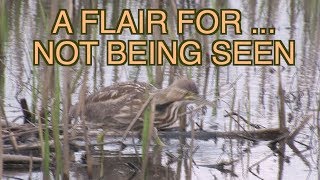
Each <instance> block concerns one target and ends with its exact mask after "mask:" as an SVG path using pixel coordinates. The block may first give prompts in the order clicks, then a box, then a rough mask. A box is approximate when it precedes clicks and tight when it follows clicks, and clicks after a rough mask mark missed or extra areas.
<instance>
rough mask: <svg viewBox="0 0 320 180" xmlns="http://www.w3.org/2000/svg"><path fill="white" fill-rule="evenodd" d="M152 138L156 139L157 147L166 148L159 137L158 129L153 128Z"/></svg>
mask: <svg viewBox="0 0 320 180" xmlns="http://www.w3.org/2000/svg"><path fill="white" fill-rule="evenodd" d="M152 136H153V138H154V141H155V143H156V145H158V146H166V145H165V144H164V143H163V142H162V141H161V139H160V137H159V135H158V130H157V128H155V127H154V128H153V133H152Z"/></svg>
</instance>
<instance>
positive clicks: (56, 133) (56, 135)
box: [52, 66, 63, 179]
mask: <svg viewBox="0 0 320 180" xmlns="http://www.w3.org/2000/svg"><path fill="white" fill-rule="evenodd" d="M59 124H60V72H59V66H55V86H54V100H53V107H52V127H53V140H54V147H55V148H54V150H55V159H56V163H55V164H56V168H55V170H56V172H55V179H60V175H61V174H62V166H63V161H62V152H61V142H60V130H59Z"/></svg>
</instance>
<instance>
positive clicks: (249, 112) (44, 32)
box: [0, 0, 320, 179]
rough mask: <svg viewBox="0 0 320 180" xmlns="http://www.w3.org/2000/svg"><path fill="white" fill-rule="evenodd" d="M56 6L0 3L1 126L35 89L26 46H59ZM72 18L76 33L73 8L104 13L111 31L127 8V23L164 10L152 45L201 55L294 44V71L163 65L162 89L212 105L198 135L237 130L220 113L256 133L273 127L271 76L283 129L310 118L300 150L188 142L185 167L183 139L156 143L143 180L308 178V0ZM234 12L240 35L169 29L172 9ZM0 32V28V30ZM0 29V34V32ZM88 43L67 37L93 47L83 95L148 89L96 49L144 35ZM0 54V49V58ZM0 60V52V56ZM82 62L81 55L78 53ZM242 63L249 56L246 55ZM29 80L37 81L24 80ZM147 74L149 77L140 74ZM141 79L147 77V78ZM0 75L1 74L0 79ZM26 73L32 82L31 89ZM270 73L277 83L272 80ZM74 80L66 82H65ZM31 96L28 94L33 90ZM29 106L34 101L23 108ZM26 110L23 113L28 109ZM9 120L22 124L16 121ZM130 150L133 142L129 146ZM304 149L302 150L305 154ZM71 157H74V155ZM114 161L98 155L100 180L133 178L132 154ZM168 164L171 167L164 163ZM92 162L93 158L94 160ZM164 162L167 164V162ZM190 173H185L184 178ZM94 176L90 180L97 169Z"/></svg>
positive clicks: (312, 132)
mask: <svg viewBox="0 0 320 180" xmlns="http://www.w3.org/2000/svg"><path fill="white" fill-rule="evenodd" d="M67 5H68V4H66V3H65V2H62V1H61V2H59V1H56V2H51V1H36V0H27V1H6V5H5V9H6V10H7V14H6V15H7V18H6V19H7V29H6V30H5V32H6V37H7V39H6V41H5V46H4V57H5V58H4V59H2V61H3V62H4V63H5V65H6V68H5V72H4V77H5V78H4V79H5V84H4V91H5V96H4V98H3V100H4V108H5V112H6V116H7V118H8V119H9V120H10V121H13V120H15V119H16V118H17V117H18V116H21V115H22V112H21V110H20V105H19V103H18V100H19V99H20V98H26V99H27V101H28V102H30V104H31V102H32V91H31V89H32V87H36V89H37V91H38V89H40V88H39V84H41V82H39V81H38V80H39V79H41V78H40V77H41V71H42V69H43V68H42V66H40V67H34V66H33V65H32V61H33V60H32V56H33V55H32V53H33V52H32V49H33V47H32V44H33V40H35V39H40V40H43V41H44V42H45V40H47V39H52V38H54V39H56V40H59V39H61V38H64V37H65V35H64V34H63V33H61V34H60V35H58V36H55V37H52V36H50V34H49V31H50V29H51V26H52V25H51V24H50V22H51V21H50V19H54V18H55V15H56V13H54V12H56V10H57V9H58V8H59V7H67ZM72 7H73V18H74V22H75V25H74V26H75V27H74V28H75V29H78V30H79V24H77V22H80V21H79V18H80V9H83V8H102V9H106V10H107V19H108V20H109V19H112V20H113V21H107V26H114V22H115V20H116V19H117V18H118V17H119V16H120V14H119V13H120V12H121V10H122V9H131V11H132V14H133V15H134V17H135V18H137V16H136V15H137V10H138V9H139V8H150V7H155V8H157V7H158V8H163V9H165V10H166V11H167V12H168V15H169V19H168V23H169V26H170V28H171V31H172V33H169V34H168V35H162V36H161V37H160V39H164V40H172V39H179V38H184V39H197V40H199V41H200V42H201V43H202V44H206V43H207V47H208V52H210V47H211V45H210V42H212V41H213V40H215V39H217V38H221V39H229V40H233V39H252V40H256V39H261V40H264V39H280V40H282V41H284V42H287V41H288V40H289V39H294V40H295V42H296V65H295V66H290V67H289V66H287V65H286V64H282V66H280V67H275V66H265V67H260V66H255V67H253V66H251V67H250V66H242V67H239V66H238V67H236V66H232V65H231V66H227V67H214V66H213V65H212V64H211V63H209V64H208V65H207V66H200V67H183V66H181V67H179V68H172V67H170V66H169V65H168V64H167V65H165V66H164V75H163V79H164V81H163V87H166V86H167V85H168V84H169V82H170V81H171V79H172V75H175V74H173V73H174V72H176V73H177V74H178V72H183V73H184V74H187V75H188V76H189V77H190V78H192V79H194V80H195V81H196V82H197V85H198V87H199V88H200V92H201V95H202V96H204V97H205V98H206V99H208V100H210V101H213V102H215V106H214V107H213V108H212V107H208V108H207V111H206V113H205V115H204V116H203V117H197V118H195V121H196V122H197V123H198V124H201V122H202V121H203V129H204V130H206V131H217V130H218V131H229V130H237V129H238V125H237V124H236V122H235V121H233V120H232V119H230V118H229V117H225V116H224V115H225V114H226V112H237V113H238V114H240V115H241V116H243V117H245V118H246V119H247V120H249V121H250V122H251V123H254V124H259V125H261V126H263V127H265V128H277V127H278V126H279V101H280V98H279V91H278V87H279V78H281V82H282V86H283V92H284V95H285V112H286V125H287V127H288V128H289V129H290V130H292V129H294V128H295V127H296V126H297V125H299V123H300V122H301V119H302V117H303V116H304V115H312V120H311V121H309V123H308V124H307V125H306V127H305V128H304V129H303V130H302V133H300V134H299V135H298V137H297V139H296V140H297V141H298V142H301V143H300V144H299V143H295V145H296V147H297V148H298V150H299V151H302V152H301V155H299V156H298V155H297V154H296V153H295V152H293V151H292V149H291V148H290V147H288V146H286V147H285V148H283V149H284V152H283V156H280V155H279V154H275V153H273V151H272V150H271V149H270V148H269V147H268V146H267V145H268V143H267V142H263V141H262V142H258V143H253V142H251V141H246V140H230V139H223V138H218V139H211V140H207V141H204V140H195V142H194V148H195V149H193V150H192V152H194V154H193V155H192V157H193V162H192V163H190V162H189V157H190V154H191V153H190V152H191V150H190V142H191V139H188V138H187V139H164V142H165V144H166V147H164V148H163V149H161V150H155V151H156V152H157V153H154V154H155V155H154V158H152V160H151V161H152V166H150V169H149V170H150V173H149V174H150V177H153V179H190V178H192V179H258V178H263V179H317V178H318V171H317V167H318V166H317V157H318V153H319V152H318V151H319V150H318V135H317V128H316V127H317V119H316V117H317V109H318V104H317V103H318V102H317V101H318V99H319V85H318V84H319V60H320V58H319V50H320V45H319V41H320V23H319V22H320V19H319V18H320V12H319V11H318V9H319V8H320V3H319V2H318V1H316V0H310V1H294V0H291V1H289V0H288V1H287V0H279V1H278V0H272V1H262V0H261V1H256V0H245V1H214V0H213V1H205V2H204V3H203V2H202V3H201V2H200V1H189V0H181V1H177V2H176V1H170V0H163V1H160V4H157V3H155V2H151V1H130V0H127V1H126V0H122V1H117V0H114V1H94V2H90V3H89V2H86V1H73V2H72ZM201 7H205V8H215V9H220V8H234V9H239V10H240V11H241V12H242V29H243V34H242V35H237V36H235V35H234V34H233V33H229V34H228V35H213V36H209V37H206V38H203V37H202V36H200V35H199V34H197V33H196V31H195V30H194V29H193V28H190V29H189V30H188V31H187V32H186V33H185V34H184V35H183V37H178V36H177V35H176V34H175V33H174V32H175V28H176V24H175V17H174V11H175V10H176V9H177V8H201ZM252 27H275V28H276V34H275V35H273V36H260V35H255V36H252V35H251V33H250V30H251V28H252ZM0 29H1V30H3V27H0ZM3 31H4V30H3ZM90 31H91V33H90V34H89V35H80V34H79V31H77V32H78V33H77V34H76V35H74V36H72V38H74V39H99V40H100V42H101V44H100V46H99V48H96V49H95V50H94V52H93V54H94V56H95V58H94V64H93V65H92V66H91V67H89V80H90V81H89V85H90V86H89V92H94V91H95V90H97V89H99V88H100V87H102V86H107V85H111V84H113V83H114V82H120V81H126V80H136V79H138V80H142V81H150V79H152V80H153V81H154V82H156V81H157V78H159V74H156V73H157V71H156V68H155V67H151V68H150V67H144V66H141V67H134V66H126V65H124V66H119V67H110V66H106V63H105V60H106V48H105V41H106V40H111V39H122V40H137V39H159V37H153V36H152V35H141V36H140V35H130V32H129V31H124V32H123V33H122V34H121V35H114V36H110V35H107V36H104V35H99V33H98V29H97V28H92V29H91V30H90ZM0 52H1V51H0ZM0 57H1V54H0ZM82 57H84V55H82ZM249 58H250V57H249ZM80 68H81V65H80V64H77V65H75V66H74V67H73V69H72V70H73V72H75V73H74V74H76V72H77V71H79V69H80ZM34 72H38V73H36V74H35V73H34ZM150 72H151V73H150ZM150 74H151V75H150ZM0 75H2V73H0ZM34 75H36V77H35V81H34V83H32V82H33V81H32V80H33V78H34ZM279 75H280V76H279ZM74 76H76V75H74ZM78 92H79V86H76V90H75V93H74V94H73V102H75V101H77V97H78ZM37 93H38V92H37ZM32 104H33V106H34V107H38V108H39V105H40V103H39V102H34V103H32ZM30 106H31V105H30ZM17 121H18V122H19V121H20V122H21V121H22V119H21V118H20V119H18V120H17ZM241 125H242V126H246V124H245V123H243V122H241ZM137 143H138V142H137ZM306 146H309V147H311V149H307V147H306ZM79 154H81V153H79ZM123 154H125V155H123V157H122V159H121V160H119V159H116V157H114V156H111V157H105V163H104V164H105V165H104V172H103V173H104V177H105V178H106V179H113V178H114V179H128V178H136V176H135V175H136V174H139V170H137V169H135V168H136V167H137V168H138V169H139V159H138V158H137V157H136V156H134V154H135V153H134V150H133V148H132V147H131V148H130V147H128V148H127V149H125V150H124V152H123ZM77 157H78V161H76V163H75V165H74V167H72V177H73V178H74V179H86V173H85V168H84V167H83V164H81V160H79V157H80V155H78V156H77ZM172 158H173V160H172ZM99 161H100V160H99V159H97V162H99ZM171 161H172V162H171ZM221 162H233V163H232V164H231V165H227V166H224V167H223V168H222V169H221V168H219V167H217V166H215V165H217V164H219V163H221ZM190 165H191V166H192V168H191V172H190ZM95 167H96V173H95V174H96V175H97V176H98V175H99V173H100V168H99V163H97V166H95ZM4 174H5V175H8V176H14V177H21V178H27V177H28V172H26V173H21V172H20V171H19V172H17V171H12V170H11V171H5V172H4ZM33 177H34V178H35V179H37V178H41V173H39V172H38V173H37V172H35V173H33Z"/></svg>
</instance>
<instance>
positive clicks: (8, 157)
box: [2, 154, 42, 163]
mask: <svg viewBox="0 0 320 180" xmlns="http://www.w3.org/2000/svg"><path fill="white" fill-rule="evenodd" d="M2 157H3V162H5V163H9V162H10V163H29V162H30V161H32V162H34V163H41V162H42V158H40V157H32V156H24V155H16V154H3V155H2Z"/></svg>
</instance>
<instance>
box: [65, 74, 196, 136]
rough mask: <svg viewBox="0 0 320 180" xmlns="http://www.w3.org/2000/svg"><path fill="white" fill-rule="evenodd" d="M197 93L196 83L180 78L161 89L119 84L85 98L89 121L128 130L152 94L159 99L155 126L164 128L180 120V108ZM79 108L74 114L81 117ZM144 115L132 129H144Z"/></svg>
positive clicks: (74, 107)
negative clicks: (78, 111)
mask: <svg viewBox="0 0 320 180" xmlns="http://www.w3.org/2000/svg"><path fill="white" fill-rule="evenodd" d="M197 94H198V88H197V86H196V84H195V83H194V82H193V81H192V80H189V79H179V80H176V81H175V82H174V83H172V84H171V85H170V86H169V87H167V88H165V89H161V90H158V89H156V88H155V87H154V86H152V85H150V84H148V83H143V82H125V83H117V84H115V85H112V86H108V87H105V88H103V89H101V90H100V91H98V92H96V93H94V94H92V95H89V96H88V97H87V98H86V100H85V105H86V107H85V115H86V119H87V121H89V122H92V123H102V124H103V127H104V129H107V130H112V131H124V130H126V129H127V127H128V126H129V124H130V123H131V121H132V120H133V119H134V118H135V116H136V115H137V113H138V112H139V111H140V110H141V108H143V105H144V104H145V102H146V101H147V100H148V98H149V97H150V96H151V95H152V96H153V102H155V112H154V113H155V114H154V115H155V119H154V126H155V127H156V128H157V129H163V128H166V127H168V126H170V125H172V124H173V123H174V122H176V121H177V120H178V119H179V116H178V115H179V114H178V112H179V109H180V108H181V107H182V106H185V105H186V104H188V103H190V102H191V100H192V99H193V98H194V97H195V96H196V95H197ZM77 109H78V108H77V105H76V106H73V107H72V108H71V111H70V115H71V116H73V117H77V116H79V113H77ZM142 116H143V115H142ZM142 116H141V117H140V118H139V119H138V121H137V122H136V123H135V124H134V125H133V127H132V130H141V129H142V126H143V117H142Z"/></svg>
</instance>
